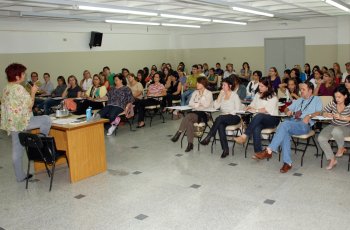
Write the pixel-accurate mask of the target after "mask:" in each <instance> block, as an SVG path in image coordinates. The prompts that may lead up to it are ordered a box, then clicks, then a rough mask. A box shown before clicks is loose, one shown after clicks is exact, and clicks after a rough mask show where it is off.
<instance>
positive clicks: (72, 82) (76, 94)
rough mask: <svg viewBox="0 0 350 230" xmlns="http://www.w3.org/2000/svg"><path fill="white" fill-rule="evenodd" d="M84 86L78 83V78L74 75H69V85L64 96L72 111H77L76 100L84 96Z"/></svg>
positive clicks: (68, 107) (66, 105) (65, 103)
mask: <svg viewBox="0 0 350 230" xmlns="http://www.w3.org/2000/svg"><path fill="white" fill-rule="evenodd" d="M82 91H83V90H82V88H80V86H79V85H78V80H77V78H76V77H75V76H74V75H70V76H69V77H68V85H67V88H66V89H65V90H64V92H63V94H62V97H63V98H65V97H66V99H64V106H65V107H66V108H67V109H68V110H70V111H76V109H77V104H76V103H75V102H74V99H75V98H80V97H81V96H82V93H83V92H82Z"/></svg>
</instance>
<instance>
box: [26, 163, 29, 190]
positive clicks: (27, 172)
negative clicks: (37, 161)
mask: <svg viewBox="0 0 350 230" xmlns="http://www.w3.org/2000/svg"><path fill="white" fill-rule="evenodd" d="M29 169H30V161H29V160H28V168H27V180H26V189H28V181H29Z"/></svg>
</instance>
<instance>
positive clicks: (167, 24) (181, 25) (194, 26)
mask: <svg viewBox="0 0 350 230" xmlns="http://www.w3.org/2000/svg"><path fill="white" fill-rule="evenodd" d="M162 26H174V27H188V28H201V26H197V25H187V24H171V23H162Z"/></svg>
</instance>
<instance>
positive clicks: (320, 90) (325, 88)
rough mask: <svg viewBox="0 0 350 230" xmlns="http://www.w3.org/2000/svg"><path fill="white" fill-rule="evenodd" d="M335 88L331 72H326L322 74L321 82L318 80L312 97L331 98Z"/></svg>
mask: <svg viewBox="0 0 350 230" xmlns="http://www.w3.org/2000/svg"><path fill="white" fill-rule="evenodd" d="M336 87H337V84H336V83H335V79H334V73H333V71H327V72H325V73H323V80H320V79H319V80H318V82H317V87H316V88H315V92H314V95H318V96H333V94H334V90H335V88H336Z"/></svg>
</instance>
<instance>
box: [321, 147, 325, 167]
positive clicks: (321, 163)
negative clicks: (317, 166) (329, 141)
mask: <svg viewBox="0 0 350 230" xmlns="http://www.w3.org/2000/svg"><path fill="white" fill-rule="evenodd" d="M323 155H324V152H323V151H322V154H321V168H322V167H323Z"/></svg>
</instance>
